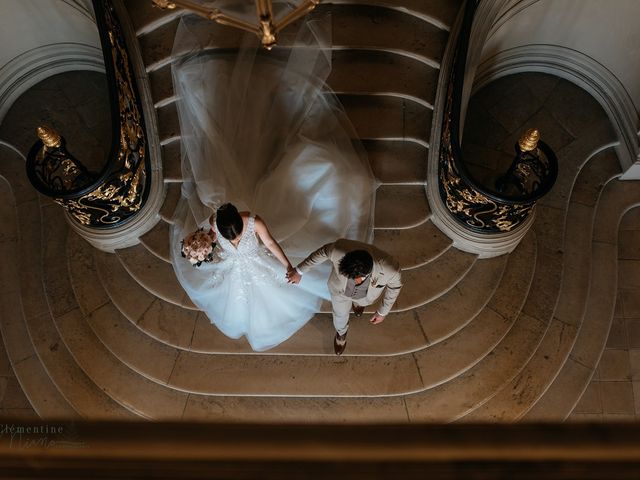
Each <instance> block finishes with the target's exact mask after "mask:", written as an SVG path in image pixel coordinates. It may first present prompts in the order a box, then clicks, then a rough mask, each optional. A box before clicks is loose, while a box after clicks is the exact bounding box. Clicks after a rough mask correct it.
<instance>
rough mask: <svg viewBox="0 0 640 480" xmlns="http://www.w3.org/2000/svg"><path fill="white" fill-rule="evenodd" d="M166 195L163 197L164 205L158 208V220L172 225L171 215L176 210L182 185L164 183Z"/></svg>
mask: <svg viewBox="0 0 640 480" xmlns="http://www.w3.org/2000/svg"><path fill="white" fill-rule="evenodd" d="M165 188H166V192H167V193H166V195H165V197H164V203H163V204H162V207H161V208H160V212H158V213H159V214H160V218H162V219H163V220H164V221H165V222H167V223H173V213H174V212H175V210H176V206H177V205H178V201H179V200H180V195H181V189H182V183H178V182H172V183H165Z"/></svg>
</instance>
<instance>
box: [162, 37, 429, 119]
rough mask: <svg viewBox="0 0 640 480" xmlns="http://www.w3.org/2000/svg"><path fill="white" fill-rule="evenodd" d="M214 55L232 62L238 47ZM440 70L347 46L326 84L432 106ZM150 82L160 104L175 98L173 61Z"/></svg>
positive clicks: (390, 54)
mask: <svg viewBox="0 0 640 480" xmlns="http://www.w3.org/2000/svg"><path fill="white" fill-rule="evenodd" d="M288 51H289V49H282V51H276V52H269V53H264V55H266V56H273V55H280V54H284V53H286V52H288ZM215 56H216V58H228V59H229V61H230V62H232V61H234V60H235V57H236V56H237V53H236V49H232V50H231V51H229V49H224V50H222V51H220V52H217V53H215ZM438 73H439V71H438V69H437V68H434V67H433V66H432V65H428V64H425V63H424V62H421V61H419V60H416V59H415V58H411V57H407V56H405V55H399V54H397V53H394V52H386V51H380V50H367V49H357V50H353V49H344V50H334V51H333V52H332V59H331V73H330V75H329V77H328V78H327V81H326V83H327V86H328V88H329V89H330V90H331V91H333V92H335V93H337V94H352V95H369V94H370V95H378V94H389V95H394V96H398V97H402V98H407V99H410V100H413V101H415V102H417V103H421V104H423V105H424V106H425V107H426V108H429V109H433V101H434V97H435V92H436V85H437V81H438ZM149 84H150V86H151V94H152V96H153V101H154V103H155V104H156V105H157V106H162V105H165V104H167V103H169V102H171V101H174V100H175V99H174V95H175V92H174V90H173V79H172V77H171V63H167V64H165V65H164V66H162V67H160V68H157V69H155V70H152V71H151V72H150V73H149Z"/></svg>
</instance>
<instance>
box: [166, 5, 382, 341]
mask: <svg viewBox="0 0 640 480" xmlns="http://www.w3.org/2000/svg"><path fill="white" fill-rule="evenodd" d="M280 8H283V7H282V5H280ZM202 22H203V20H201V19H199V18H197V17H193V16H185V17H183V19H182V20H181V21H180V25H179V27H178V30H177V33H176V39H175V43H174V54H175V55H174V58H179V59H180V60H178V61H174V63H173V65H172V74H173V82H174V89H175V94H176V97H177V106H178V114H179V119H180V131H181V141H182V176H183V184H182V196H181V199H180V201H179V203H178V206H177V208H176V211H175V213H174V218H173V224H172V227H171V257H172V264H173V267H174V269H175V272H176V275H177V277H178V280H179V281H180V283H181V285H182V286H183V287H184V289H185V291H186V292H187V293H188V295H189V296H190V297H191V299H192V300H193V302H194V303H195V304H196V305H197V306H198V307H199V308H200V309H202V310H203V311H204V312H205V313H206V314H207V316H208V317H209V319H210V320H211V321H212V323H214V324H215V325H216V326H218V328H220V329H221V330H222V331H223V333H225V334H226V335H228V336H230V337H233V338H238V337H240V336H242V335H246V336H247V339H248V340H249V342H250V343H251V346H252V347H253V348H254V349H255V350H263V349H266V348H271V347H273V346H275V345H277V344H278V343H280V342H282V341H284V340H286V339H287V338H288V337H289V336H290V335H292V334H293V333H294V332H295V331H296V330H297V329H299V328H300V327H301V326H302V325H304V323H306V322H307V321H308V319H309V318H311V316H312V315H313V314H314V313H315V312H316V311H317V309H318V308H319V305H320V302H321V301H322V299H323V298H328V291H327V288H326V278H327V276H328V266H327V268H325V269H318V270H317V271H314V272H310V273H309V274H307V275H305V276H304V278H303V281H302V282H301V283H300V285H298V286H295V285H288V284H287V283H286V282H285V281H284V273H285V272H284V269H283V268H282V266H280V265H279V264H278V265H277V266H278V267H279V268H280V270H281V272H280V273H281V275H280V277H281V278H278V279H274V278H271V279H270V280H269V281H267V283H265V280H264V276H262V277H261V276H260V275H258V274H257V273H255V272H253V270H252V268H253V267H249V273H246V274H245V275H243V279H242V280H241V281H242V282H243V284H242V285H243V286H242V288H244V289H245V290H247V291H248V292H249V295H248V296H247V295H244V296H243V297H242V299H239V298H236V297H234V296H233V295H234V294H233V293H232V292H233V289H234V288H235V287H238V285H235V286H234V285H233V282H234V280H232V279H231V278H230V274H229V272H231V271H232V266H231V265H230V264H229V263H230V262H229V259H228V258H227V257H225V255H224V252H220V249H219V248H216V250H217V251H219V253H220V255H218V258H217V259H216V260H215V261H213V262H211V263H207V264H203V265H202V266H201V267H200V268H193V267H192V266H191V265H190V264H189V262H187V261H186V260H185V259H184V258H182V257H181V255H180V241H181V240H182V239H183V238H184V237H185V236H186V235H187V234H189V233H190V232H192V231H194V230H195V229H197V228H198V227H201V226H207V225H208V219H209V216H210V215H211V214H212V213H213V212H214V211H215V209H216V208H217V207H218V206H220V205H221V204H222V203H226V202H231V203H233V204H235V205H236V206H237V207H238V209H239V210H248V211H250V212H252V213H254V214H257V215H259V216H260V217H261V218H262V219H263V220H264V221H265V223H266V224H267V225H268V227H269V229H270V231H271V233H272V234H273V236H274V238H276V239H277V240H278V242H279V243H280V245H281V246H282V248H283V250H284V251H285V253H286V254H287V256H288V257H289V259H290V260H291V262H292V263H293V264H294V265H295V264H296V263H297V262H298V261H300V260H301V259H303V258H304V257H306V255H307V254H308V253H310V252H311V251H313V250H315V249H316V248H318V247H320V246H321V245H323V244H325V243H329V242H332V241H334V240H336V239H337V238H351V239H357V240H362V241H371V240H372V237H373V210H374V199H375V198H374V197H375V189H376V184H375V179H374V177H373V174H372V172H371V169H370V167H369V164H368V161H367V158H366V155H365V153H364V150H363V149H362V146H361V145H360V144H359V142H358V141H357V140H355V138H356V136H355V133H354V130H353V127H352V126H351V124H350V123H349V121H348V119H347V117H346V114H345V112H344V110H343V108H342V106H341V104H340V102H339V100H338V99H337V97H336V96H335V95H334V94H333V93H332V92H330V91H329V90H328V89H327V87H326V86H325V80H326V79H327V77H328V75H329V73H330V71H331V41H330V37H331V18H330V16H329V15H327V14H324V15H316V14H314V15H311V16H309V18H307V19H306V21H305V22H304V23H303V24H302V25H301V27H300V29H299V30H298V31H297V33H296V34H295V37H294V39H290V40H289V42H290V43H289V44H290V45H291V47H286V48H284V47H276V48H275V49H274V50H272V51H270V52H267V51H264V50H262V49H261V48H260V47H259V42H258V40H257V39H256V38H255V37H253V36H250V35H247V36H246V37H245V38H244V40H243V44H242V47H241V48H240V49H234V50H233V51H229V49H215V50H213V49H208V48H207V47H208V41H209V40H208V36H207V30H206V29H203V28H202ZM284 41H285V43H286V42H287V40H286V39H284ZM206 228H208V226H207V227H206ZM255 269H258V270H259V267H255V268H254V270H255ZM236 270H237V268H236ZM247 277H248V278H247ZM245 293H246V292H245ZM242 302H245V303H247V302H248V303H249V304H250V306H246V305H245V306H244V307H240V306H238V305H239V303H242ZM279 305H281V306H279ZM283 317H284V318H283Z"/></svg>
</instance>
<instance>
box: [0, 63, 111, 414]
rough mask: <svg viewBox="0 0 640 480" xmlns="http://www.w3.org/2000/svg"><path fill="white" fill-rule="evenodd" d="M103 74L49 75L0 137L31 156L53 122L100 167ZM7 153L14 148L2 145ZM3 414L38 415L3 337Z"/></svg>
mask: <svg viewBox="0 0 640 480" xmlns="http://www.w3.org/2000/svg"><path fill="white" fill-rule="evenodd" d="M107 95H108V92H107V83H106V77H105V76H104V75H103V74H100V73H96V72H91V71H76V72H66V73H61V74H58V75H54V76H52V77H49V78H47V79H45V80H43V81H42V82H40V83H38V84H37V85H35V86H34V87H32V88H31V89H30V90H29V91H27V92H26V93H25V94H23V95H22V96H21V97H20V98H18V99H17V100H16V102H15V103H14V104H13V106H12V107H11V109H10V110H9V111H8V112H7V115H6V116H5V117H4V119H3V121H2V123H1V124H0V141H2V142H5V143H7V144H9V145H12V146H13V147H15V148H16V149H17V150H18V151H19V152H20V153H21V154H22V155H24V156H25V157H26V155H27V153H28V152H29V149H30V148H31V146H32V145H33V144H34V143H35V141H36V140H37V136H36V133H35V128H36V127H37V126H39V125H42V124H47V125H50V126H52V127H54V128H55V129H56V130H57V131H58V133H60V134H61V135H62V136H63V137H65V139H66V140H67V148H68V150H69V151H70V153H71V154H72V155H74V156H75V157H76V158H78V159H79V160H80V161H81V162H83V163H84V164H85V165H86V166H87V167H89V168H90V169H93V170H98V169H100V167H101V166H102V164H103V163H104V159H105V158H106V155H107V151H108V147H109V146H110V142H111V114H110V112H109V104H108V101H107ZM2 148H3V147H0V161H2V158H3V155H7V154H12V152H8V151H6V152H4V153H3V151H2ZM0 415H2V416H7V417H10V418H32V417H36V416H37V415H36V412H35V411H34V410H33V408H32V407H31V405H30V404H29V401H28V400H27V398H26V396H25V394H24V392H23V391H22V388H21V387H20V384H19V382H18V380H17V379H16V376H15V374H14V372H13V369H12V367H11V364H10V362H9V359H8V358H7V353H6V348H5V345H4V342H2V343H0Z"/></svg>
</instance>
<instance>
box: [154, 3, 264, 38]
mask: <svg viewBox="0 0 640 480" xmlns="http://www.w3.org/2000/svg"><path fill="white" fill-rule="evenodd" d="M153 3H154V4H155V5H156V6H158V7H160V8H163V9H164V8H169V9H174V8H176V7H180V8H183V9H185V10H188V11H190V12H192V13H195V14H196V15H200V16H201V17H204V18H206V19H207V20H213V21H214V22H216V23H219V24H221V25H228V26H231V27H236V28H240V29H242V30H246V31H248V32H251V33H253V34H255V35H260V30H259V29H258V27H256V26H254V25H251V24H250V23H247V22H245V21H243V20H240V19H238V18H234V17H231V16H229V15H226V14H224V13H222V12H221V11H220V10H218V9H217V8H214V9H210V8H205V7H203V6H202V5H199V4H197V3H195V2H192V1H190V0H171V1H167V0H153Z"/></svg>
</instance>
